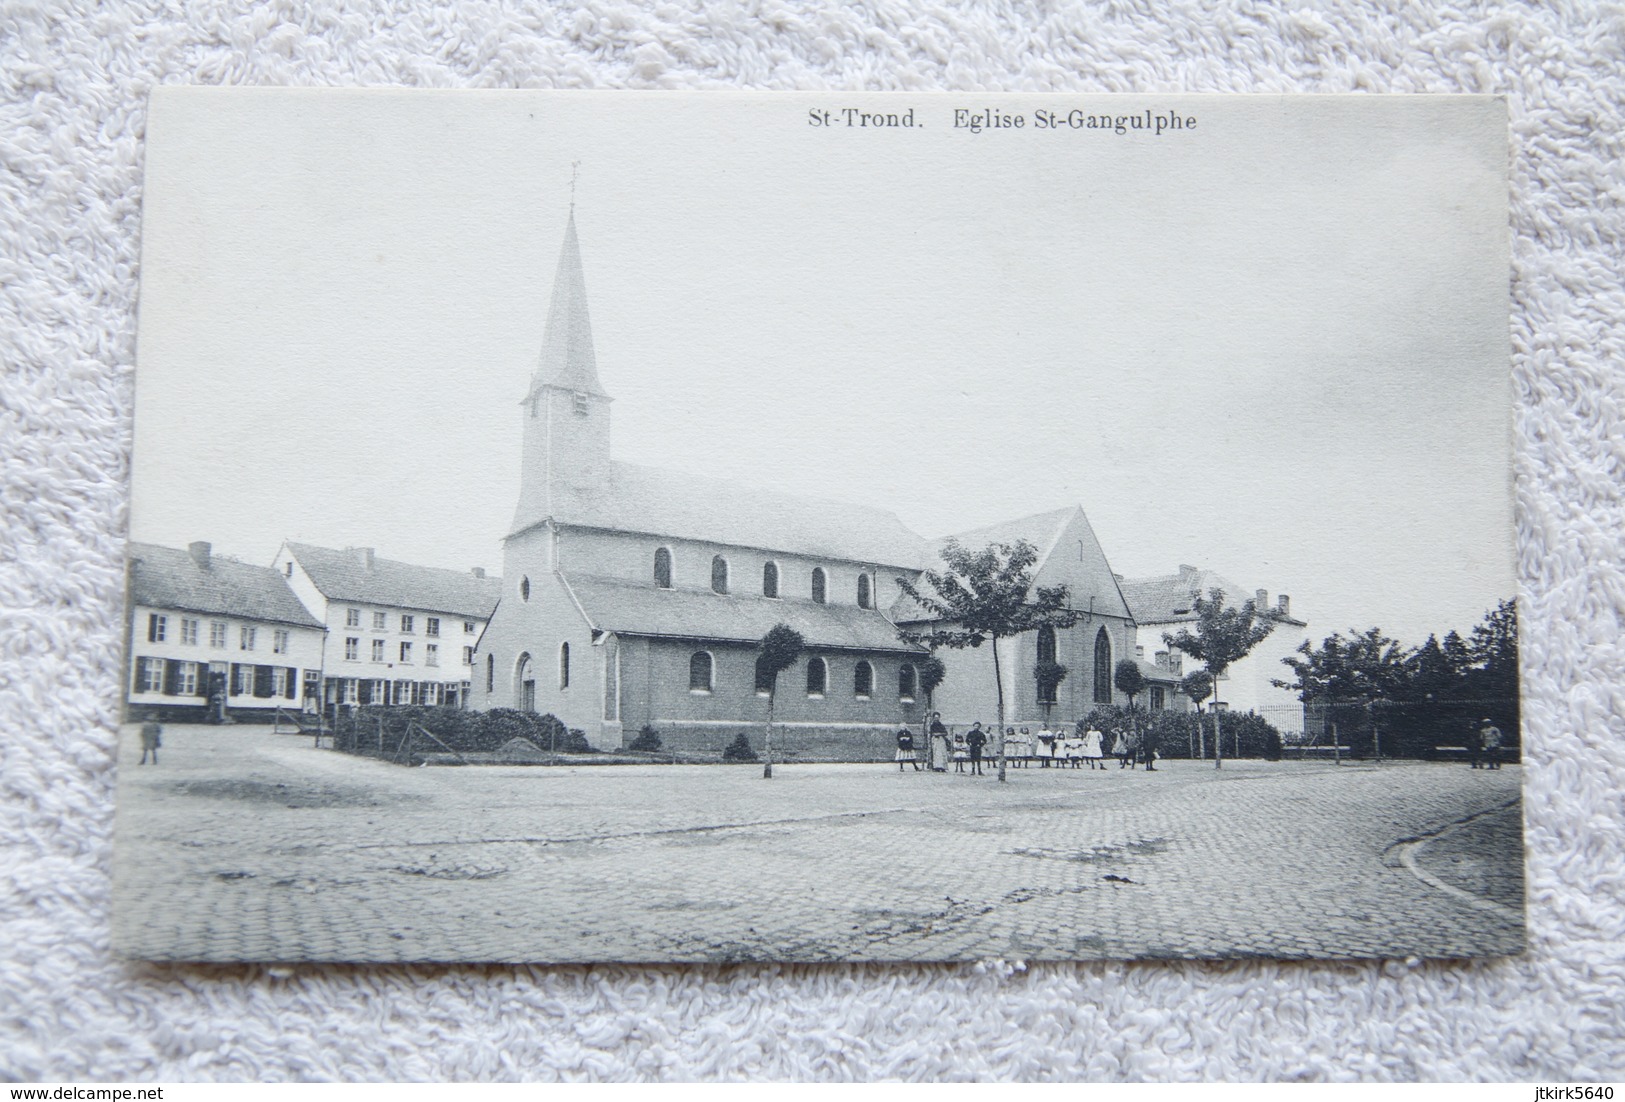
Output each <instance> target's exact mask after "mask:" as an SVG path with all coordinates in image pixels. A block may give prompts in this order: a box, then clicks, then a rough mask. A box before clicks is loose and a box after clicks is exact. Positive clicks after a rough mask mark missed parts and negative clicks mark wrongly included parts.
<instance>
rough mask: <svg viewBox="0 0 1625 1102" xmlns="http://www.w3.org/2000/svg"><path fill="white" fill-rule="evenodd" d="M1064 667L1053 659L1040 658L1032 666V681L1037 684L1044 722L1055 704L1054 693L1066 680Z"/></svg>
mask: <svg viewBox="0 0 1625 1102" xmlns="http://www.w3.org/2000/svg"><path fill="white" fill-rule="evenodd" d="M1066 673H1067V670H1066V667H1065V666H1063V665H1061V663H1059V662H1057V661H1055V659H1053V658H1041V659H1039V660H1038V662H1037V664H1036V665H1034V666H1033V680H1034V681H1036V682H1038V702H1039V703H1040V704H1042V705H1043V706H1044V715H1045V717H1046V718H1045V722H1046V723H1047V722H1048V716H1049V710H1050V708H1051V706H1053V705H1054V703H1055V691H1056V690H1057V689H1059V688H1060V687H1061V682H1063V681H1065V680H1066Z"/></svg>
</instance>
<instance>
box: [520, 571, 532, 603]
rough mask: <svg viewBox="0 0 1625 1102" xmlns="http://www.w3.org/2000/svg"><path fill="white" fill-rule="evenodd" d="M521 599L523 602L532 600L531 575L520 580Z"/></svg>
mask: <svg viewBox="0 0 1625 1102" xmlns="http://www.w3.org/2000/svg"><path fill="white" fill-rule="evenodd" d="M519 599H520V600H521V601H528V600H530V575H528V574H527V575H526V576H525V577H523V578H520V579H519Z"/></svg>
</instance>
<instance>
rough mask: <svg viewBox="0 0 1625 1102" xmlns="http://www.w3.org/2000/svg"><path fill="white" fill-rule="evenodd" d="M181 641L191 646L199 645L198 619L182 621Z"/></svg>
mask: <svg viewBox="0 0 1625 1102" xmlns="http://www.w3.org/2000/svg"><path fill="white" fill-rule="evenodd" d="M181 642H182V643H185V644H186V645H187V646H189V647H195V646H197V621H196V620H182V621H181Z"/></svg>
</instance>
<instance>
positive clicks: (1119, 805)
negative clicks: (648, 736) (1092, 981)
mask: <svg viewBox="0 0 1625 1102" xmlns="http://www.w3.org/2000/svg"><path fill="white" fill-rule="evenodd" d="M139 758H140V745H139V739H138V737H137V735H136V732H135V729H134V728H133V727H127V728H125V729H124V731H123V733H122V739H121V747H120V762H119V770H120V773H119V808H118V819H117V834H116V840H115V855H114V892H115V896H114V899H115V911H114V933H115V942H116V945H117V947H118V949H119V950H120V952H122V953H123V954H125V955H127V956H130V957H136V958H144V959H153V960H213V961H225V960H261V961H269V960H287V961H294V960H348V961H484V960H508V961H731V960H769V959H772V960H797V961H837V960H881V961H887V960H965V959H984V958H1004V959H1017V958H1019V959H1024V960H1039V959H1094V958H1166V957H1202V958H1212V957H1232V958H1233V957H1250V956H1267V957H1287V958H1292V957H1357V956H1399V957H1403V956H1411V955H1417V956H1446V957H1457V956H1481V955H1501V954H1509V953H1517V952H1519V951H1521V950H1522V948H1523V942H1524V926H1523V899H1522V896H1523V879H1522V859H1523V849H1522V830H1521V822H1522V818H1521V811H1520V805H1519V786H1520V782H1521V770H1520V769H1519V768H1517V767H1516V766H1512V767H1508V768H1505V769H1501V770H1498V771H1487V770H1471V769H1468V768H1466V767H1465V766H1462V765H1447V764H1427V763H1414V762H1406V763H1383V764H1380V765H1372V764H1346V765H1342V766H1338V765H1334V764H1332V763H1330V762H1276V763H1269V762H1254V761H1243V762H1227V763H1226V764H1225V767H1224V769H1223V770H1222V771H1215V770H1214V769H1213V768H1212V766H1211V765H1209V764H1202V763H1195V762H1180V761H1167V762H1163V763H1161V764H1160V765H1159V767H1158V769H1157V770H1156V771H1155V772H1153V773H1146V772H1143V771H1140V770H1132V771H1131V770H1119V769H1118V768H1117V767H1116V765H1115V764H1113V765H1112V767H1111V768H1109V769H1107V770H1105V771H1091V770H1086V769H1085V770H1070V769H1069V770H1059V769H1050V770H1044V769H1013V770H1011V771H1010V773H1009V778H1010V779H1009V783H1007V784H1004V785H1000V784H999V783H998V782H997V780H996V779H994V778H993V777H991V776H990V777H986V778H978V777H973V776H964V775H955V774H952V773H949V774H933V773H930V772H919V773H916V772H913V771H912V770H911V771H908V772H905V773H901V774H899V773H898V771H897V770H896V768H895V767H893V766H890V765H812V764H807V765H789V766H776V767H775V770H774V777H773V779H772V780H771V781H768V780H763V779H762V776H761V768H760V766H748V765H738V766H721V765H706V766H698V765H696V766H660V765H633V766H563V767H525V766H492V767H469V768H417V769H410V768H404V767H400V766H395V765H390V764H385V763H382V762H377V761H372V760H368V759H360V758H353V757H348V756H345V755H341V754H337V753H333V752H331V751H329V750H325V749H323V750H318V749H315V748H313V747H312V745H311V742H310V740H309V738H304V737H298V736H291V735H277V734H273V733H271V732H270V730H269V729H268V728H263V727H227V728H212V727H187V726H180V725H172V726H170V727H168V728H167V729H166V731H165V736H164V748H163V750H162V762H161V764H159V765H157V766H150V765H148V766H141V765H138V764H137V762H138V760H139Z"/></svg>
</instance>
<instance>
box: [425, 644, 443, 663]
mask: <svg viewBox="0 0 1625 1102" xmlns="http://www.w3.org/2000/svg"><path fill="white" fill-rule="evenodd" d="M423 664H424V665H425V666H438V665H440V644H439V643H425V644H423Z"/></svg>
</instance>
